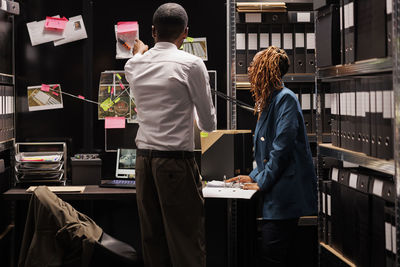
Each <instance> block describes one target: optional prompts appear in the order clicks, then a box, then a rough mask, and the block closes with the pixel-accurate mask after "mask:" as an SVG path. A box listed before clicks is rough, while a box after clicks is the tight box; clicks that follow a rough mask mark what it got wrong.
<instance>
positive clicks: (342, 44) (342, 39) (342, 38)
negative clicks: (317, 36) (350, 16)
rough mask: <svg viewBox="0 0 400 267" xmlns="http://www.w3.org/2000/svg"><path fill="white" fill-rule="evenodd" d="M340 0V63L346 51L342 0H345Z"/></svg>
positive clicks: (343, 60) (343, 59)
mask: <svg viewBox="0 0 400 267" xmlns="http://www.w3.org/2000/svg"><path fill="white" fill-rule="evenodd" d="M339 1H340V6H339V21H340V63H341V64H344V63H345V62H346V61H345V56H346V55H345V54H346V53H345V51H346V45H345V30H344V20H345V14H344V1H345V0H339Z"/></svg>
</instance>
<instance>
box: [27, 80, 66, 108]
mask: <svg viewBox="0 0 400 267" xmlns="http://www.w3.org/2000/svg"><path fill="white" fill-rule="evenodd" d="M50 88H51V89H50ZM27 91H28V94H27V95H28V108H29V111H39V110H49V109H60V108H63V100H62V93H61V86H60V85H59V84H49V85H45V84H43V85H38V86H28V88H27Z"/></svg>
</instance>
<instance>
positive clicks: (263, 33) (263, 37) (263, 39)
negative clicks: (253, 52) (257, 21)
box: [258, 24, 271, 50]
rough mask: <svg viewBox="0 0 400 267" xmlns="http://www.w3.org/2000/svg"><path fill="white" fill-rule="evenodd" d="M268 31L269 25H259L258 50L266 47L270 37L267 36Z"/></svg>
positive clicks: (268, 44)
mask: <svg viewBox="0 0 400 267" xmlns="http://www.w3.org/2000/svg"><path fill="white" fill-rule="evenodd" d="M269 32H270V27H269V25H264V24H262V25H260V35H259V41H258V42H259V44H260V50H263V49H265V48H268V47H269V46H270V45H271V44H270V41H269V40H270V38H269Z"/></svg>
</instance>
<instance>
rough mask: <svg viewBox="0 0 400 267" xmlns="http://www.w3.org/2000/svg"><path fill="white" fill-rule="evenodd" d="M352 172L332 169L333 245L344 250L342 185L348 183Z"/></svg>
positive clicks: (340, 250) (341, 250) (339, 249)
mask: <svg viewBox="0 0 400 267" xmlns="http://www.w3.org/2000/svg"><path fill="white" fill-rule="evenodd" d="M349 175H350V173H349V172H348V171H347V170H344V169H340V170H338V169H336V168H333V169H332V174H331V179H332V186H331V197H332V243H331V245H332V247H333V248H334V249H336V250H337V251H339V252H343V238H344V231H343V227H344V220H343V218H344V216H345V205H346V203H345V202H344V201H343V196H342V185H343V184H348V181H349Z"/></svg>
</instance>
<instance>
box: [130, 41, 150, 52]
mask: <svg viewBox="0 0 400 267" xmlns="http://www.w3.org/2000/svg"><path fill="white" fill-rule="evenodd" d="M147 50H149V46H147V45H145V44H144V43H143V42H142V41H141V40H139V39H136V40H135V44H134V45H133V54H134V55H135V54H137V53H140V54H144V53H145V52H146V51H147Z"/></svg>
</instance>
